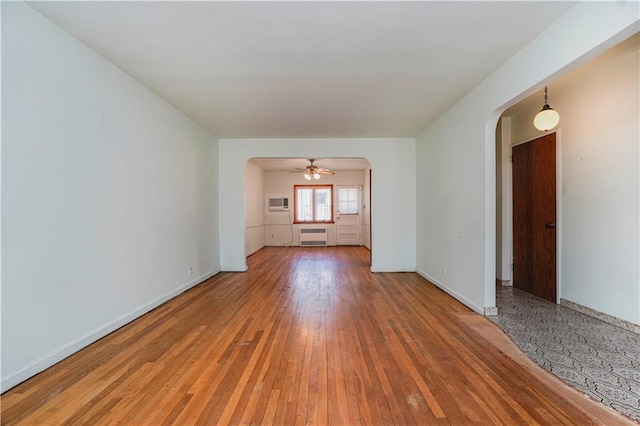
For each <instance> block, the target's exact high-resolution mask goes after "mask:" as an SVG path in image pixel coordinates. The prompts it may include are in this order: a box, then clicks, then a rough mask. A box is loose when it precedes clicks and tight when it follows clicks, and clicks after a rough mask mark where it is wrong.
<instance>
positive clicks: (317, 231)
mask: <svg viewBox="0 0 640 426" xmlns="http://www.w3.org/2000/svg"><path fill="white" fill-rule="evenodd" d="M326 245H327V228H300V247H308V246H326Z"/></svg>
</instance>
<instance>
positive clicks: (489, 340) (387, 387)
mask: <svg viewBox="0 0 640 426" xmlns="http://www.w3.org/2000/svg"><path fill="white" fill-rule="evenodd" d="M368 256H369V252H368V251H367V250H366V249H363V248H359V247H339V248H305V249H298V248H266V249H263V250H261V251H259V252H258V253H256V254H254V255H253V256H251V257H250V258H249V271H248V272H246V273H221V274H219V275H217V276H215V277H213V278H211V279H210V280H208V281H206V282H205V283H203V284H201V285H199V286H197V287H195V288H193V289H192V290H190V291H188V292H186V293H184V294H182V295H180V296H178V297H176V298H175V299H173V300H171V301H169V302H167V303H166V304H164V305H162V306H160V307H159V308H157V309H155V310H154V311H152V312H150V313H148V314H147V315H145V316H143V317H141V318H140V319H138V320H136V321H134V322H133V323H131V324H129V325H127V326H125V327H123V328H121V329H120V330H118V331H116V332H114V333H112V334H110V335H109V336H107V337H105V338H103V339H101V340H100V341H98V342H96V343H94V344H93V345H91V346H89V347H87V348H85V349H84V350H82V351H80V352H78V353H76V354H75V355H73V356H71V357H69V358H67V359H65V360H64V361H62V362H60V363H59V364H57V365H55V366H54V367H52V368H50V369H48V370H46V371H45V372H43V373H41V374H39V375H38V376H36V377H34V378H32V379H31V380H29V381H27V382H25V383H22V384H20V385H18V386H16V387H15V388H13V389H12V390H10V391H9V392H7V393H5V394H4V395H2V424H19V423H22V424H30V425H31V424H63V423H64V424H77V423H83V424H112V423H121V424H153V425H156V424H248V423H253V424H278V425H283V424H286V425H290V424H311V423H314V424H334V425H355V424H381V425H391V424H420V425H425V424H469V423H480V424H536V423H539V424H576V423H577V424H621V423H624V422H629V424H632V423H631V422H630V421H629V420H627V419H626V418H625V417H623V416H621V415H619V414H618V413H615V412H613V411H612V410H609V409H607V408H606V407H604V406H601V405H599V404H597V403H596V402H593V401H591V400H588V399H587V398H586V397H585V396H584V395H582V394H579V393H577V392H576V391H574V390H572V389H570V388H568V387H567V386H566V385H564V384H562V383H561V382H560V381H559V380H557V379H556V378H555V377H553V376H552V375H550V374H549V373H546V372H544V371H542V370H541V369H539V368H537V366H536V365H535V364H533V363H531V362H528V360H527V359H526V358H524V357H523V356H522V354H521V353H520V352H519V351H518V350H517V349H515V346H514V345H513V344H512V343H511V342H510V341H509V340H508V339H507V338H505V337H504V335H503V334H502V333H501V332H500V331H499V330H498V329H497V327H495V326H494V325H493V324H491V323H490V322H489V321H487V320H486V319H485V318H483V317H481V316H479V315H476V314H475V313H472V312H471V311H469V310H468V309H467V308H466V307H464V306H463V305H461V304H460V303H458V302H457V301H455V300H454V299H452V298H451V297H449V296H447V295H446V294H445V293H443V292H442V291H440V290H439V289H437V288H436V287H434V286H433V285H431V284H429V283H428V282H427V281H425V280H424V279H422V278H420V277H419V276H418V275H416V274H414V273H390V274H371V273H370V272H369V266H368V265H369V259H368Z"/></svg>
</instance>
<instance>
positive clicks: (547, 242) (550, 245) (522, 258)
mask: <svg viewBox="0 0 640 426" xmlns="http://www.w3.org/2000/svg"><path fill="white" fill-rule="evenodd" d="M511 154H512V174H513V178H512V182H513V184H512V185H513V286H514V287H516V288H518V289H520V290H524V291H526V292H528V293H531V294H533V295H535V296H538V297H541V298H543V299H546V300H549V301H551V302H553V303H557V282H556V265H557V263H556V259H557V253H556V250H557V245H556V239H557V235H556V231H557V228H556V210H557V208H556V134H555V133H551V134H548V135H545V136H543V137H540V138H538V139H534V140H532V141H530V142H526V143H523V144H520V145H517V146H514V147H513V148H512V151H511Z"/></svg>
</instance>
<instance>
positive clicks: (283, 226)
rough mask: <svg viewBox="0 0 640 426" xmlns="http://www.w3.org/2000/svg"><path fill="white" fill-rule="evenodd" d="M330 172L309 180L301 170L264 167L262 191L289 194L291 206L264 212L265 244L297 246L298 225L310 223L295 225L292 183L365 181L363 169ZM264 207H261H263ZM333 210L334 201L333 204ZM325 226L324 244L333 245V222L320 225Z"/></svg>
mask: <svg viewBox="0 0 640 426" xmlns="http://www.w3.org/2000/svg"><path fill="white" fill-rule="evenodd" d="M335 173H336V174H335V175H333V176H322V178H320V180H318V181H313V182H309V181H307V180H305V179H304V177H303V176H302V173H289V172H285V171H267V172H264V175H265V193H266V194H271V195H276V196H283V197H288V198H289V204H290V208H289V211H288V212H269V211H267V212H265V234H264V235H265V236H264V238H265V240H266V244H267V245H268V246H299V245H300V228H301V227H310V226H311V225H294V224H293V220H294V213H295V212H294V211H293V186H294V185H306V184H309V183H311V184H318V185H325V184H326V185H334V198H335V185H360V186H363V184H364V180H363V178H364V176H363V172H362V170H357V171H356V170H336V171H335ZM263 210H264V207H263ZM334 212H335V204H334ZM323 226H326V227H327V245H329V246H335V245H336V243H337V242H336V224H335V223H332V224H327V225H323Z"/></svg>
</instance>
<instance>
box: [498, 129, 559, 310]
mask: <svg viewBox="0 0 640 426" xmlns="http://www.w3.org/2000/svg"><path fill="white" fill-rule="evenodd" d="M560 130H561V129H560V128H556V129H554V130H552V131H549V132H539V133H537V134H536V135H535V136H533V137H530V138H527V139H524V140H520V141H517V142H511V140H509V141H507V142H508V147H509V159H510V160H509V162H508V167H507V169H508V174H507V176H508V177H507V185H505V186H506V187H503V188H502V200H503V203H504V202H505V201H506V203H507V205H508V209H509V211H510V212H511V216H510V217H509V223H508V224H507V226H506V229H508V232H507V234H508V235H504V234H505V233H503V235H502V243H503V244H507V246H508V248H509V249H508V252H509V259H510V264H511V265H513V193H512V191H513V162H512V161H511V159H512V158H513V148H514V147H516V146H518V145H523V144H525V143H529V142H532V141H534V140H536V139H540V138H541V137H543V136H546V135H550V134H553V133H555V134H556V304H559V303H560V299H561V298H562V280H561V277H562V137H561V131H560ZM503 142H504V141H503ZM504 172H505V171H504V170H503V173H504ZM503 221H504V218H503ZM503 229H504V226H503ZM510 285H511V286H513V270H512V273H511V276H510Z"/></svg>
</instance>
